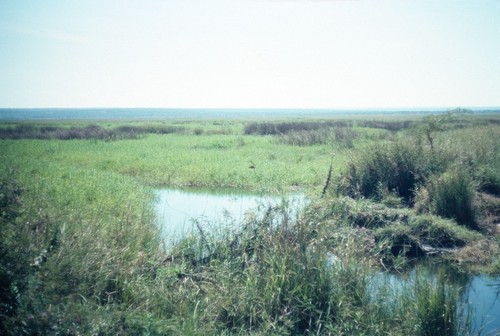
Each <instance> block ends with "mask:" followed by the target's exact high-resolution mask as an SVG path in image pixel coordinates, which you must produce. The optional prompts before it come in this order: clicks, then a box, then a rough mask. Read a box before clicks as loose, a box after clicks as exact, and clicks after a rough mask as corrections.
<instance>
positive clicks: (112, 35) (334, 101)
mask: <svg viewBox="0 0 500 336" xmlns="http://www.w3.org/2000/svg"><path fill="white" fill-rule="evenodd" d="M458 106H461V107H472V106H480V107H493V106H496V107H498V106H500V0H393V1H385V0H163V1H159V0H158V1H154V0H142V1H139V0H137V1H129V0H116V1H102V0H90V1H89V0H65V1H63V0H60V1H52V0H44V1H28V0H0V107H236V108H238V107H250V108H254V107H269V108H274V107H282V108H287V107H291V108H293V107H296V108H367V107H374V108H381V107H458Z"/></svg>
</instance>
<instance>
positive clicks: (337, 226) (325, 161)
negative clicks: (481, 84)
mask: <svg viewBox="0 0 500 336" xmlns="http://www.w3.org/2000/svg"><path fill="white" fill-rule="evenodd" d="M392 121H393V123H392V124H391V123H386V122H384V123H377V124H371V123H364V124H363V125H361V123H359V125H357V126H355V127H354V128H353V130H355V132H356V134H357V136H356V137H355V138H354V139H352V146H350V145H349V146H346V144H345V143H339V142H337V141H334V139H330V140H329V141H326V142H320V143H314V142H311V143H307V144H305V145H304V144H302V146H298V145H293V144H291V143H287V142H283V141H280V139H279V135H266V136H260V135H245V134H244V127H245V125H246V124H247V122H245V121H234V120H233V121H224V120H218V121H199V122H195V121H181V120H179V121H169V122H163V121H158V122H149V121H148V122H145V121H127V122H125V123H118V122H113V121H97V122H96V124H98V125H99V126H101V127H104V128H109V129H112V128H115V127H119V126H120V125H124V124H126V125H133V126H141V127H142V126H144V127H145V126H148V127H152V126H155V127H160V126H161V127H169V126H182V127H184V129H185V130H184V131H183V132H181V133H172V134H143V135H141V136H140V137H138V138H137V139H115V140H111V141H102V140H97V139H81V140H53V139H52V140H28V139H23V140H1V141H0V153H1V157H2V160H1V161H0V176H1V178H2V179H1V181H2V184H1V185H2V193H1V196H2V197H1V198H0V200H1V204H0V205H1V206H2V208H1V209H2V216H1V217H0V219H1V221H0V224H1V232H2V235H1V240H0V243H1V244H0V249H1V252H2V254H1V255H0V258H1V265H2V267H1V268H0V271H1V272H0V277H1V279H0V280H1V281H0V284H1V286H0V295H1V296H0V297H1V298H2V305H0V309H1V310H0V323H1V325H0V327H1V329H0V332H3V333H7V334H20V335H23V334H26V335H27V334H54V335H58V334H101V335H115V334H143V335H163V334H174V335H176V334H177V335H185V334H191V335H197V334H205V335H212V334H226V335H230V334H254V335H267V334H283V335H289V334H329V333H330V334H338V335H405V334H421V335H425V334H428V332H429V331H430V330H436V328H441V329H440V330H441V331H442V333H444V334H450V335H457V334H462V333H463V334H465V333H466V331H464V330H461V329H460V328H459V325H458V324H459V323H458V322H457V320H456V316H453V311H452V309H451V308H450V307H453V304H455V303H456V296H454V295H455V294H454V293H455V292H454V291H455V288H454V287H451V286H452V285H451V284H448V283H447V282H446V281H444V280H437V281H436V282H418V283H417V284H416V285H415V286H408V287H405V288H404V289H403V290H402V291H397V290H394V291H393V290H392V289H391V288H390V286H389V285H388V284H386V285H383V287H384V290H386V291H388V292H390V294H391V296H390V298H391V301H390V303H391V304H390V305H387V302H386V301H380V300H379V299H377V298H376V297H374V296H373V295H371V292H370V288H372V287H373V282H374V281H376V280H374V276H373V275H374V274H375V273H376V272H378V271H380V269H381V267H382V265H381V263H380V260H383V261H384V262H385V261H386V260H387V259H389V258H393V259H392V261H393V263H394V265H396V264H397V261H398V260H401V259H399V258H402V256H401V254H400V253H399V252H400V251H396V253H393V254H395V255H392V256H389V254H390V252H391V251H392V249H393V247H394V246H397V245H398V244H399V245H404V244H407V243H409V244H413V243H415V242H416V243H419V244H428V245H432V246H433V247H450V248H453V247H462V246H465V247H469V248H470V247H471V246H473V243H474V242H477V241H480V240H481V241H484V240H486V239H487V237H486V236H485V235H483V234H482V233H481V232H477V231H472V230H470V229H468V228H467V227H464V226H460V225H457V222H456V221H455V219H458V218H457V217H454V216H453V215H449V216H447V217H451V218H452V219H443V218H441V217H439V216H438V215H443V214H442V213H440V212H439V211H437V208H436V203H435V202H436V201H435V200H436V197H437V192H433V191H432V187H430V186H431V184H432V183H434V182H433V181H434V179H439V176H441V174H450V172H453V171H454V169H460V168H466V169H467V171H468V172H469V171H470V172H472V174H471V181H470V182H471V184H470V185H472V186H474V190H472V192H473V195H475V193H478V192H485V191H488V190H495V188H497V187H498V185H497V182H496V181H497V180H496V177H495V174H494V173H492V171H495V170H494V167H498V164H499V162H500V161H499V160H500V155H499V142H498V139H500V137H498V130H499V129H498V126H496V125H493V124H491V125H485V124H484V123H479V122H471V124H470V125H469V124H465V126H464V127H463V128H457V127H455V126H453V127H449V128H446V129H445V130H444V131H439V132H437V133H436V134H433V148H432V149H431V148H430V147H429V145H428V144H427V143H426V141H425V137H424V138H419V134H418V131H417V135H415V134H414V133H412V132H414V130H412V129H408V128H405V127H406V124H405V123H401V122H400V120H392ZM273 122H275V123H281V122H282V121H273ZM413 122H415V123H416V122H417V121H413ZM354 124H356V123H355V122H354ZM51 125H54V126H62V127H66V128H69V127H79V126H86V123H83V122H65V123H60V124H59V123H57V122H52V124H51ZM360 126H363V127H360ZM403 126H404V127H403ZM9 127H10V126H9ZM461 127H462V126H461ZM387 145H389V146H388V147H387ZM384 148H385V149H384ZM358 153H363V156H364V157H363V156H358ZM332 158H333V159H332ZM352 158H354V160H353V161H350V160H351V159H352ZM414 159H416V160H417V161H416V162H415V161H414ZM332 160H333V175H332V182H331V183H330V187H329V190H328V192H327V193H326V194H325V195H324V196H323V198H322V199H316V198H315V197H314V195H316V196H317V197H319V195H320V194H321V190H322V188H323V185H324V183H325V179H326V175H327V173H328V167H329V166H330V162H332ZM353 165H354V166H353ZM353 167H354V168H353ZM353 169H355V171H356V172H355V173H353ZM409 170H411V172H408V171H409ZM408 174H410V175H411V176H410V175H408ZM14 180H15V182H14ZM459 181H462V180H461V179H459ZM158 186H197V187H217V188H226V187H232V188H242V189H247V190H249V191H250V190H251V191H273V192H274V191H284V192H286V191H290V190H296V189H300V190H302V191H305V192H307V193H308V194H310V195H313V197H312V204H311V205H310V207H308V208H307V209H306V211H305V213H304V214H303V216H302V217H300V218H298V219H297V220H293V219H288V220H287V221H284V222H280V221H279V220H278V218H283V217H284V216H283V212H286V211H287V209H285V208H270V209H268V212H267V215H266V216H264V218H263V219H260V220H257V219H256V217H255V218H250V219H249V220H248V222H246V223H243V225H242V226H241V229H239V230H236V229H234V228H233V229H232V230H228V231H223V230H222V231H221V232H219V234H217V235H216V234H210V233H199V234H197V235H193V236H191V237H187V238H186V239H184V240H181V241H179V242H178V243H177V244H176V245H175V246H173V247H172V248H171V249H169V250H168V251H165V250H164V249H163V244H162V243H161V241H160V239H159V232H158V228H157V227H156V225H155V214H154V213H153V204H154V193H153V188H155V187H158ZM363 186H368V187H366V188H365V189H363V188H364V187H363ZM424 189H425V190H427V192H428V193H430V194H428V195H427V196H428V198H426V197H424V196H425V195H424V196H422V195H423V192H422V195H421V196H420V197H421V198H420V199H416V200H415V201H414V199H413V196H414V195H413V194H412V192H413V191H417V190H424ZM363 190H365V191H366V190H369V192H365V191H363ZM346 193H347V194H349V196H352V197H348V196H347V195H346ZM452 194H453V193H452ZM362 196H363V197H362ZM443 197H445V198H447V197H448V196H446V195H445V196H443ZM417 198H418V197H417ZM413 203H415V204H416V205H418V206H419V207H420V208H419V209H416V208H413V207H412V206H413ZM417 210H418V211H417ZM477 218H480V217H477ZM480 228H481V227H479V229H480ZM492 244H497V243H496V242H495V241H493V240H491V241H490V242H489V243H488V244H486V245H488V246H491V245H492ZM494 250H495V249H492V251H494ZM497 250H498V249H497ZM493 259H494V258H493ZM384 265H385V264H384ZM422 281H423V280H422ZM428 307H431V308H432V309H430V310H428V311H427V310H426V309H427V308H428ZM450 309H451V310H450Z"/></svg>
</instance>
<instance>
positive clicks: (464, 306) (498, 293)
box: [371, 262, 500, 335]
mask: <svg viewBox="0 0 500 336" xmlns="http://www.w3.org/2000/svg"><path fill="white" fill-rule="evenodd" d="M440 272H444V273H445V274H446V278H447V279H448V280H449V283H450V284H451V285H453V286H456V287H457V288H459V291H460V300H461V302H459V304H458V306H459V315H460V316H463V317H465V316H467V314H468V313H470V314H471V316H470V317H471V323H472V325H471V327H472V335H479V334H480V335H500V276H496V277H489V276H486V275H473V274H469V273H465V272H463V271H460V270H459V269H457V268H456V267H453V266H450V265H446V264H436V263H432V262H420V263H419V264H417V265H416V266H415V267H414V268H413V269H412V270H411V271H410V272H408V273H404V274H396V273H387V272H381V273H378V274H376V275H375V276H374V281H373V282H372V285H373V287H372V288H371V290H372V291H373V295H374V296H376V295H377V293H378V294H380V295H383V294H384V292H383V291H384V286H388V287H389V288H391V290H392V291H393V292H395V293H398V292H401V291H402V290H403V289H404V288H405V287H407V286H408V285H410V286H412V285H414V284H415V281H416V279H417V278H419V279H422V277H423V278H424V279H428V280H429V281H432V282H434V281H435V280H436V279H437V277H438V274H439V273H440Z"/></svg>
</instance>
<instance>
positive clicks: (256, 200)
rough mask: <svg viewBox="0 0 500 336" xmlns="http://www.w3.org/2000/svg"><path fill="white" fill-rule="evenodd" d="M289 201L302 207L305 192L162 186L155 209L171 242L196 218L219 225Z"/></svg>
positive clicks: (291, 204) (189, 230)
mask: <svg viewBox="0 0 500 336" xmlns="http://www.w3.org/2000/svg"><path fill="white" fill-rule="evenodd" d="M282 202H287V203H288V204H289V206H290V209H295V211H297V209H300V208H302V206H303V205H304V204H305V196H304V195H303V194H292V195H286V196H274V195H258V194H248V193H247V194H245V193H237V192H235V191H229V192H224V191H222V192H221V191H214V190H194V189H189V190H185V189H162V190H158V192H157V203H156V213H157V217H158V220H159V225H160V227H161V233H162V237H163V239H164V241H165V242H166V243H167V244H168V243H171V242H172V241H173V240H174V239H177V238H178V237H180V236H184V235H186V234H187V233H190V232H191V231H192V230H194V229H196V228H195V225H194V224H195V222H198V223H200V222H202V223H209V224H210V227H214V226H217V225H228V224H236V225H237V224H239V223H241V222H243V221H244V219H245V217H246V216H247V215H248V214H249V211H251V210H256V209H258V208H267V207H268V206H277V205H280V204H282Z"/></svg>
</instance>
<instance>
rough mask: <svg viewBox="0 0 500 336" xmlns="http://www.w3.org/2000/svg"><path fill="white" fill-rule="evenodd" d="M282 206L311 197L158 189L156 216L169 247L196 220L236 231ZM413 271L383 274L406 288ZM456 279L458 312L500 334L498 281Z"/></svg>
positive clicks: (296, 205)
mask: <svg viewBox="0 0 500 336" xmlns="http://www.w3.org/2000/svg"><path fill="white" fill-rule="evenodd" d="M283 202H287V205H288V207H289V209H292V212H291V215H292V216H293V215H296V214H297V213H298V211H300V209H302V208H303V207H304V206H305V205H306V204H307V199H306V197H305V196H304V195H303V194H289V195H284V196H276V195H264V194H250V193H242V192H235V191H224V190H223V191H220V190H207V189H205V190H193V189H161V190H158V191H157V203H156V212H157V217H158V220H159V223H158V225H159V226H160V228H161V234H162V237H163V239H164V241H165V244H166V245H167V246H169V245H172V244H174V243H175V242H176V241H178V239H180V238H182V237H183V236H185V235H187V234H190V233H191V232H195V231H196V225H195V223H196V222H197V223H200V222H201V223H203V224H207V226H206V227H207V228H209V229H210V228H214V227H217V226H232V227H233V228H234V227H237V226H238V225H239V224H241V223H242V222H243V221H244V220H245V218H246V216H249V215H252V214H253V215H256V214H258V213H259V209H260V210H261V212H262V210H263V209H267V207H269V206H279V205H280V204H283ZM423 267H424V268H425V266H423ZM441 267H442V266H441ZM415 272H416V271H414V272H413V273H410V274H409V275H408V276H407V277H402V276H400V275H395V274H389V273H383V274H382V275H381V276H382V277H383V278H384V279H383V282H384V283H389V284H391V285H392V286H403V285H405V284H407V282H408V281H410V282H411V281H413V279H414V275H415V274H416V273H415ZM425 272H428V274H429V277H433V276H435V275H436V274H437V269H435V268H434V269H433V268H428V267H427V268H426V269H425ZM412 274H413V275H412ZM455 278H456V281H457V285H459V286H461V288H462V291H461V292H462V295H461V301H462V304H461V308H460V309H462V310H463V312H465V310H468V311H470V312H471V314H472V316H473V318H472V328H473V334H481V335H500V277H499V276H497V277H488V276H486V275H467V276H462V275H459V274H457V275H456V276H455ZM380 280H382V279H380ZM376 281H378V280H376Z"/></svg>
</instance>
